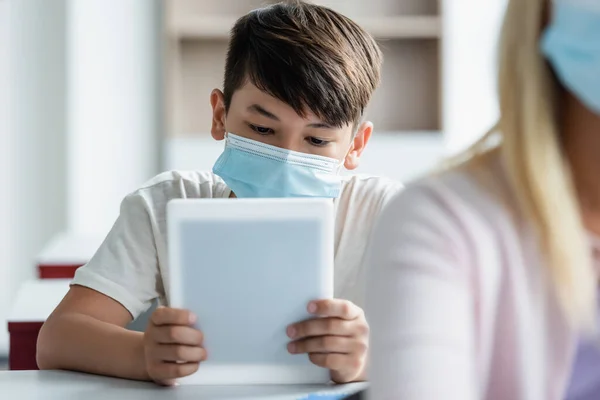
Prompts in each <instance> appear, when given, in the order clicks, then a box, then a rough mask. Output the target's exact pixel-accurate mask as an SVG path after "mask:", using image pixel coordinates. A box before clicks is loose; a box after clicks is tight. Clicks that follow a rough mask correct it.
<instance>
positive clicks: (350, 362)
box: [287, 299, 369, 383]
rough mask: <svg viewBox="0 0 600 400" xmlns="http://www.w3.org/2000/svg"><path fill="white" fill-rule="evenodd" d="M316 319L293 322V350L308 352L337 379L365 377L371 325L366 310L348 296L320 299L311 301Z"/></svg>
mask: <svg viewBox="0 0 600 400" xmlns="http://www.w3.org/2000/svg"><path fill="white" fill-rule="evenodd" d="M308 311H309V312H310V313H311V314H313V315H315V317H316V318H315V319H312V320H308V321H304V322H299V323H297V324H293V325H290V326H289V327H288V329H287V334H288V336H289V337H290V338H291V339H294V341H293V342H291V343H290V344H289V345H288V351H289V352H290V353H292V354H302V353H308V356H309V358H310V361H312V363H313V364H316V365H318V366H320V367H324V368H328V369H329V370H330V371H331V378H332V379H333V380H334V381H335V382H337V383H347V382H353V381H357V380H364V379H365V377H364V371H365V365H366V361H367V350H368V344H369V325H368V324H367V321H366V319H365V314H364V312H363V310H362V309H361V308H360V307H358V306H356V305H354V304H353V303H351V302H349V301H346V300H337V299H334V300H320V301H313V302H311V303H310V304H309V305H308Z"/></svg>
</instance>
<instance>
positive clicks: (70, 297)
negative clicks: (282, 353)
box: [37, 1, 401, 385]
mask: <svg viewBox="0 0 600 400" xmlns="http://www.w3.org/2000/svg"><path fill="white" fill-rule="evenodd" d="M381 62H382V55H381V52H380V50H379V48H378V46H377V44H376V43H375V41H374V40H373V38H372V37H371V36H370V35H369V34H367V33H366V32H365V31H364V30H363V29H362V28H360V27H359V26H358V25H357V24H356V23H354V22H353V21H351V20H350V19H348V18H346V17H344V16H342V15H340V14H338V13H336V12H334V11H332V10H330V9H327V8H323V7H319V6H315V5H311V4H307V3H304V2H301V1H291V2H286V3H281V4H278V5H273V6H270V7H266V8H262V9H258V10H255V11H252V12H250V13H249V14H247V15H246V16H244V17H242V18H241V19H239V20H238V21H237V23H236V24H235V26H234V27H233V30H232V33H231V41H230V45H229V51H228V55H227V62H226V67H225V74H224V75H225V79H224V89H223V91H221V90H218V89H215V90H214V91H213V92H212V93H211V95H210V103H211V105H212V110H213V119H212V129H211V133H212V136H213V138H214V139H216V140H225V149H224V152H223V155H222V156H221V157H220V158H219V159H218V160H217V162H216V164H215V166H214V169H213V172H181V171H174V172H167V173H163V174H161V175H159V176H157V177H156V178H154V179H152V180H151V181H150V182H148V183H147V184H145V185H144V186H143V187H142V188H140V189H139V190H137V191H135V192H134V193H132V194H130V195H128V196H127V197H126V198H125V199H124V200H123V202H122V205H121V212H120V216H119V218H118V219H117V221H116V223H115V225H114V227H113V229H112V230H111V232H110V233H109V235H108V237H107V238H106V240H105V241H104V243H103V244H102V246H101V247H100V249H99V250H98V251H97V253H96V254H95V256H94V257H93V259H92V260H91V261H90V262H89V263H88V264H87V265H86V266H84V267H82V268H81V269H79V270H78V271H77V273H76V276H75V279H74V280H73V282H72V284H73V285H72V286H71V289H70V291H69V293H68V294H67V295H66V297H65V298H64V300H63V301H62V302H61V304H60V305H59V306H58V307H57V308H56V310H55V311H54V312H53V313H52V315H51V316H50V317H49V319H48V320H47V321H46V323H45V324H44V326H43V328H42V330H41V332H40V335H39V340H38V353H37V360H38V365H39V367H40V368H42V369H69V370H80V371H85V372H91V373H96V374H104V375H111V376H117V377H123V378H130V379H139V380H153V381H155V382H157V383H159V384H164V385H171V384H173V383H174V382H175V380H176V379H177V378H180V377H184V376H188V375H190V374H192V373H194V372H195V371H196V370H197V369H198V367H199V363H200V362H201V361H203V360H205V359H206V357H207V354H206V351H205V349H204V348H203V347H202V343H203V336H202V332H200V331H198V330H196V329H194V328H193V327H192V326H193V325H194V322H195V318H196V317H195V316H194V315H192V314H191V313H190V312H189V311H188V310H180V309H173V308H169V307H168V305H169V298H168V293H166V292H165V286H166V284H165V282H166V281H167V280H168V276H169V267H168V265H167V258H168V257H167V254H166V249H167V237H166V229H167V228H166V215H165V214H166V205H167V202H168V201H169V200H171V199H178V198H230V197H246V198H248V197H253V198H266V197H321V198H331V199H332V201H334V202H335V209H336V225H335V226H336V228H335V289H334V292H335V297H336V299H334V300H319V299H315V301H314V302H311V304H309V305H307V308H308V311H309V312H310V313H312V314H313V315H314V316H315V318H314V319H313V320H310V321H305V322H299V323H298V324H295V325H292V326H289V327H287V334H288V336H289V337H290V344H289V347H288V350H289V352H290V353H292V354H298V355H299V356H304V357H306V356H308V357H309V358H310V360H311V361H312V362H313V363H314V364H316V365H319V366H321V367H324V368H327V369H329V370H330V371H331V378H332V379H333V380H334V381H335V382H338V383H345V382H351V381H360V380H364V379H365V365H366V360H367V346H368V331H369V327H368V324H367V321H366V318H365V315H364V313H363V310H362V308H361V307H362V303H363V297H364V296H363V292H364V284H363V274H364V271H363V262H362V261H363V258H364V257H363V256H364V251H365V249H366V245H367V242H368V239H369V237H370V234H371V230H372V229H371V228H372V225H373V224H374V221H375V220H376V218H377V217H378V215H379V213H380V211H381V210H382V208H383V206H384V205H385V204H386V202H387V201H388V199H390V198H392V197H393V195H395V194H396V193H397V192H398V191H399V190H400V187H401V185H400V184H399V183H396V182H393V181H391V180H388V179H383V178H377V177H365V176H353V177H345V178H343V177H342V176H340V175H339V174H338V172H339V170H340V168H341V167H342V166H343V167H345V168H346V169H348V170H352V169H355V168H356V167H357V166H358V163H359V160H360V158H361V155H362V153H363V151H364V150H365V146H366V145H367V143H368V141H369V138H370V137H371V133H372V130H373V125H372V124H371V123H370V122H368V121H365V120H364V116H363V112H364V110H365V108H366V107H367V104H368V103H369V100H370V98H371V95H372V93H373V91H374V90H375V89H376V87H377V86H378V84H379V81H380V69H381ZM265 245H268V244H265ZM302 245H303V244H302V243H298V246H302ZM205 251H211V249H206V250H205ZM155 299H158V300H159V301H160V303H161V304H162V305H163V306H166V307H160V308H158V309H157V310H156V311H155V312H154V313H153V314H152V316H151V318H150V324H149V326H148V328H147V329H146V331H145V332H144V333H139V332H132V331H128V330H126V329H125V326H126V325H127V324H128V323H129V322H130V321H132V319H134V318H136V317H137V316H139V315H140V314H141V313H142V312H144V311H145V310H147V309H148V308H149V306H150V305H151V303H152V301H153V300H155ZM265 312H268V310H265ZM200 323H201V321H200ZM282 329H286V327H283V328H282ZM208 357H210V354H208Z"/></svg>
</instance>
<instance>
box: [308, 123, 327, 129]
mask: <svg viewBox="0 0 600 400" xmlns="http://www.w3.org/2000/svg"><path fill="white" fill-rule="evenodd" d="M307 126H308V127H309V128H317V129H318V128H321V129H331V128H332V126H331V125H329V124H326V123H325V122H314V123H312V124H308V125H307Z"/></svg>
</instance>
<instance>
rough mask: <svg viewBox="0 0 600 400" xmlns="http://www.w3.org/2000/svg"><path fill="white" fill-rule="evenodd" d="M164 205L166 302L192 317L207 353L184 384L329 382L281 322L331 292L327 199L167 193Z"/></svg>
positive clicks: (298, 317) (302, 315)
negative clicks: (294, 346) (294, 350)
mask: <svg viewBox="0 0 600 400" xmlns="http://www.w3.org/2000/svg"><path fill="white" fill-rule="evenodd" d="M167 212H168V214H167V215H168V239H169V240H168V242H169V263H170V266H169V268H170V279H169V284H168V290H169V301H170V306H171V307H176V308H185V309H189V310H191V311H192V312H194V313H195V314H196V315H197V316H198V326H197V327H198V328H199V329H200V330H202V331H203V333H204V337H205V341H204V347H205V348H206V350H207V353H208V360H207V361H205V362H203V363H202V364H201V365H200V368H199V370H198V372H197V373H196V374H194V375H193V376H191V377H188V378H185V379H182V380H181V382H182V383H193V384H214V385H232V384H314V383H326V382H328V381H329V372H328V371H327V370H325V369H323V368H320V367H317V366H315V365H313V364H312V363H311V362H310V361H309V359H308V356H307V355H291V354H289V353H288V351H287V347H286V346H287V344H288V343H289V341H290V340H289V338H288V337H287V335H286V327H287V326H288V325H289V324H292V323H294V322H299V321H302V320H305V319H309V318H310V317H311V316H310V314H308V312H307V310H306V307H307V305H308V303H309V302H310V301H311V300H316V299H326V298H332V297H333V258H334V255H333V248H334V243H333V235H334V233H333V232H334V211H333V202H332V201H331V199H194V200H173V201H171V202H170V203H169V204H168V211H167Z"/></svg>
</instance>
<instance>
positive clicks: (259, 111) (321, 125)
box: [248, 104, 331, 129]
mask: <svg viewBox="0 0 600 400" xmlns="http://www.w3.org/2000/svg"><path fill="white" fill-rule="evenodd" d="M248 111H250V112H254V113H257V114H260V115H262V116H264V117H267V118H270V119H272V120H273V121H278V122H281V120H280V119H279V117H278V116H277V115H275V114H273V113H272V112H270V111H267V110H265V109H264V108H263V107H262V106H259V105H258V104H252V105H251V106H250V107H248ZM307 126H308V127H309V128H321V129H331V125H329V124H327V123H325V122H313V123H311V124H308V125H307Z"/></svg>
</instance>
